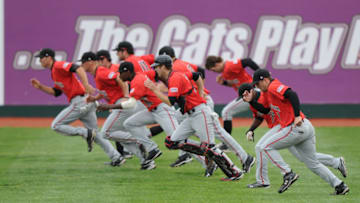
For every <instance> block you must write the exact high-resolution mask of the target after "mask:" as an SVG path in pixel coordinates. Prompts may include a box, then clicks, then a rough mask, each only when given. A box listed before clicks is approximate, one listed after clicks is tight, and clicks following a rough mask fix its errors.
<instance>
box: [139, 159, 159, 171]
mask: <svg viewBox="0 0 360 203" xmlns="http://www.w3.org/2000/svg"><path fill="white" fill-rule="evenodd" d="M154 168H156V165H155V161H150V162H149V163H143V164H141V168H140V170H152V169H154Z"/></svg>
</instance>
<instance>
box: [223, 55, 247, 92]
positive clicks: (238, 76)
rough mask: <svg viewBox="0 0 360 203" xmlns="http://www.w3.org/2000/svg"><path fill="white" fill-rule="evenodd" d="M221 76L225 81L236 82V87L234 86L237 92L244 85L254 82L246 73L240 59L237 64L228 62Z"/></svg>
mask: <svg viewBox="0 0 360 203" xmlns="http://www.w3.org/2000/svg"><path fill="white" fill-rule="evenodd" d="M221 75H222V77H223V78H224V79H225V80H229V81H234V82H236V83H235V85H233V86H232V87H233V88H234V89H235V91H237V90H238V88H239V87H240V85H242V84H243V83H251V82H252V77H251V76H250V75H249V73H247V72H246V71H245V69H244V67H243V66H242V63H241V60H240V59H239V60H237V61H236V62H235V63H234V62H232V61H226V62H225V65H224V71H223V72H222V74H221Z"/></svg>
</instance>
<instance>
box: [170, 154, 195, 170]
mask: <svg viewBox="0 0 360 203" xmlns="http://www.w3.org/2000/svg"><path fill="white" fill-rule="evenodd" d="M192 160H193V158H192V157H191V155H190V154H189V153H186V154H183V155H181V156H179V157H178V159H177V160H176V161H175V162H174V163H172V164H170V166H171V167H179V166H182V165H184V164H186V163H189V162H191V161H192Z"/></svg>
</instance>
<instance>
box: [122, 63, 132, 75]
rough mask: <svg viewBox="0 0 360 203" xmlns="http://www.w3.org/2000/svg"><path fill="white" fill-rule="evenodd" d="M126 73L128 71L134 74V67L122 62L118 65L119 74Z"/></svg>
mask: <svg viewBox="0 0 360 203" xmlns="http://www.w3.org/2000/svg"><path fill="white" fill-rule="evenodd" d="M126 71H130V72H131V73H133V72H134V65H133V64H132V63H131V62H128V61H124V62H122V63H121V64H120V67H119V72H120V73H123V72H126Z"/></svg>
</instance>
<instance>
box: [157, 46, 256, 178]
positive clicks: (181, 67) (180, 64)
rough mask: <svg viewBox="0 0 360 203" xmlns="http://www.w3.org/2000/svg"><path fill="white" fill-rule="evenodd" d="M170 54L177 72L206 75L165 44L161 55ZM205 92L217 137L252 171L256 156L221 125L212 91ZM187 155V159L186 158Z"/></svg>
mask: <svg viewBox="0 0 360 203" xmlns="http://www.w3.org/2000/svg"><path fill="white" fill-rule="evenodd" d="M164 54H166V55H168V56H170V57H171V58H172V61H173V66H172V70H173V71H176V72H182V73H187V74H191V73H192V72H198V73H200V74H201V76H202V78H204V77H205V70H204V69H203V68H201V67H198V66H196V65H193V64H190V63H188V62H185V61H183V60H180V59H177V58H176V57H175V51H174V50H173V48H172V47H169V46H164V47H162V48H161V49H160V50H159V55H164ZM190 81H191V82H192V85H193V86H194V87H195V88H196V89H197V85H196V83H195V82H194V81H193V80H190ZM204 92H205V99H206V104H207V106H208V107H209V109H210V111H211V112H212V115H213V116H215V117H214V122H213V125H214V126H213V127H214V129H215V131H214V132H215V137H216V138H217V139H220V140H221V141H222V142H223V143H226V145H227V146H229V148H230V149H231V150H232V151H233V152H235V154H236V156H237V157H238V159H239V160H240V161H241V163H242V165H243V171H244V172H245V173H248V172H250V168H251V167H252V166H253V165H254V163H255V158H253V157H252V156H251V155H249V154H247V153H246V152H245V150H244V149H243V148H242V147H241V145H240V144H239V143H238V142H237V141H236V140H235V139H234V138H233V137H231V135H230V134H229V133H227V132H226V131H225V130H224V128H222V127H221V124H220V121H219V119H218V116H217V114H216V113H215V112H214V102H213V100H212V98H211V96H210V91H208V90H207V89H206V88H204ZM184 157H185V159H184ZM186 157H188V155H186V154H185V155H184V154H180V156H179V158H178V160H177V161H176V162H175V164H176V163H184V162H185V163H186V161H187V160H186ZM211 172H212V171H206V173H205V176H210V175H211Z"/></svg>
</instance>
